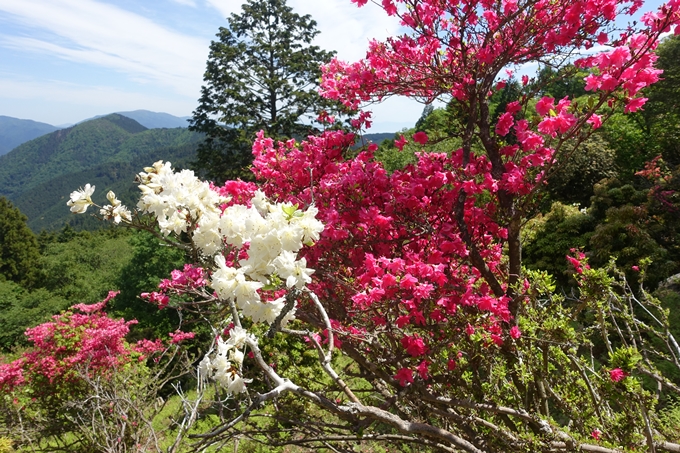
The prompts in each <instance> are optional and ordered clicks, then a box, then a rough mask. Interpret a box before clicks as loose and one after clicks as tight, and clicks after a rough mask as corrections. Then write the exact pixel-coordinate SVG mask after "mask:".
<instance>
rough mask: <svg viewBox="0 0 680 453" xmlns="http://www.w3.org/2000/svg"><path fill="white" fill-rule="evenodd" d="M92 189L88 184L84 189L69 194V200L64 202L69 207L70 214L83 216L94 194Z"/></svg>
mask: <svg viewBox="0 0 680 453" xmlns="http://www.w3.org/2000/svg"><path fill="white" fill-rule="evenodd" d="M94 187H95V186H90V185H89V184H85V187H84V188H80V189H78V190H76V191H74V192H71V199H70V200H69V201H67V202H66V205H67V206H71V212H73V213H75V214H84V213H85V211H87V208H88V207H90V205H92V204H94V203H92V198H91V197H92V194H93V193H94Z"/></svg>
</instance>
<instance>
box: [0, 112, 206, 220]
mask: <svg viewBox="0 0 680 453" xmlns="http://www.w3.org/2000/svg"><path fill="white" fill-rule="evenodd" d="M202 139H203V136H202V135H201V134H198V133H195V132H190V131H189V130H187V129H181V128H175V129H147V128H146V127H144V126H142V125H141V124H139V123H138V122H136V121H134V120H132V119H130V118H128V117H126V116H123V115H119V114H111V115H107V116H105V117H102V118H98V119H95V120H91V121H86V122H84V123H80V124H77V125H75V126H73V127H70V128H67V129H62V130H57V131H55V132H52V133H50V134H47V135H43V136H42V137H38V138H36V139H34V140H31V141H29V142H26V143H24V144H22V145H20V146H18V147H17V148H15V149H14V150H12V151H11V152H9V153H7V154H5V155H4V156H0V196H5V197H7V198H9V199H10V200H11V201H12V202H14V201H17V202H19V204H20V205H21V208H20V209H21V210H22V211H23V212H24V213H26V214H27V215H28V216H29V222H33V221H34V220H35V219H36V218H39V217H45V218H46V216H44V215H43V214H44V213H45V212H46V211H48V210H50V209H52V208H53V207H54V206H55V205H56V204H59V205H61V204H62V203H65V202H66V200H67V199H68V195H69V194H70V193H71V192H72V191H73V190H76V189H77V188H78V187H79V186H82V185H84V184H85V183H88V182H89V183H90V184H93V183H95V180H94V179H90V178H94V177H99V176H101V177H102V178H104V179H101V181H102V184H100V188H101V189H105V188H107V187H108V185H109V184H110V183H113V182H117V181H119V180H121V179H125V180H126V181H131V180H132V178H134V174H135V173H137V172H138V171H140V169H141V167H143V166H148V165H150V164H151V163H153V162H154V161H155V160H159V159H164V160H170V161H171V162H172V159H175V157H177V156H181V158H182V159H184V160H185V161H188V160H191V159H193V156H195V153H196V147H197V146H198V143H199V142H200V141H201V140H202ZM175 160H177V159H175ZM173 163H174V162H173ZM113 164H115V165H113ZM133 164H134V165H135V166H136V167H135V168H131V166H132V165H133ZM98 195H99V196H100V197H102V199H101V200H100V201H103V196H104V195H105V192H104V194H102V193H99V194H98ZM38 207H39V209H38ZM66 213H68V210H66ZM49 220H50V221H51V220H52V219H49ZM55 220H56V219H55ZM50 223H51V222H50Z"/></svg>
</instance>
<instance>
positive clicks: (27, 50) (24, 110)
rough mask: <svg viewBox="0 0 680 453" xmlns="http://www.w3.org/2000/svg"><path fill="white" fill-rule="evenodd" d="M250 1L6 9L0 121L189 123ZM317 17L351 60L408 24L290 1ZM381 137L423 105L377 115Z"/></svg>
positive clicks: (14, 4) (312, 0)
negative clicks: (138, 116) (150, 114)
mask: <svg viewBox="0 0 680 453" xmlns="http://www.w3.org/2000/svg"><path fill="white" fill-rule="evenodd" d="M241 4H242V1H241V0H154V1H143V0H137V1H134V0H108V1H106V0H0V62H2V63H0V115H7V116H12V117H17V118H25V119H32V120H36V121H42V122H46V123H50V124H54V125H61V124H67V123H75V122H78V121H81V120H83V119H85V118H89V117H92V116H95V115H100V114H104V113H110V112H114V111H126V110H137V109H146V110H152V111H157V112H167V113H170V114H173V115H176V116H188V115H191V112H192V111H193V110H194V108H195V107H196V105H197V100H198V98H199V96H200V87H201V84H202V78H203V71H204V69H205V62H206V60H207V58H208V46H209V45H210V41H211V40H212V39H213V38H214V37H215V34H216V33H217V31H218V28H219V27H220V26H225V25H226V19H225V18H226V17H227V16H228V15H229V14H230V13H232V12H239V11H240V9H241ZM288 4H289V5H290V6H292V7H293V9H294V10H295V11H296V12H298V13H300V14H311V15H312V17H313V18H314V19H315V20H316V21H317V23H318V28H319V30H320V31H321V34H320V35H319V36H318V38H317V42H316V44H317V45H319V46H321V47H322V48H324V49H327V50H336V51H337V52H338V55H339V56H340V57H341V58H342V59H345V60H357V59H359V58H361V57H363V56H364V54H365V49H366V47H367V44H368V41H369V39H371V38H378V39H384V38H385V37H386V36H389V35H391V34H394V33H395V32H396V30H397V28H398V22H397V21H396V20H395V19H394V18H389V17H387V16H386V15H385V14H384V13H382V12H381V11H378V8H377V7H375V6H374V5H367V6H366V7H365V8H362V9H358V8H357V7H356V5H354V4H352V3H351V2H350V1H349V0H289V2H288ZM373 110H374V115H375V117H376V123H375V125H374V127H373V129H372V132H382V131H395V130H398V129H401V128H402V127H407V126H412V125H413V124H414V123H415V121H416V120H417V119H418V117H419V116H420V113H421V112H422V105H420V104H417V103H413V102H411V101H406V100H399V99H394V100H392V101H390V102H388V103H387V104H386V105H381V106H375V107H374V108H373Z"/></svg>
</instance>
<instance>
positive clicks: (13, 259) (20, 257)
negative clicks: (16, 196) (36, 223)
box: [0, 197, 40, 286]
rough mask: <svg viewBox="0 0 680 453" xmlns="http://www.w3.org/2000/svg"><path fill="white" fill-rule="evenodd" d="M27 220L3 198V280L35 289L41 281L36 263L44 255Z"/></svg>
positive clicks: (0, 230)
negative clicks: (32, 286)
mask: <svg viewBox="0 0 680 453" xmlns="http://www.w3.org/2000/svg"><path fill="white" fill-rule="evenodd" d="M26 220H27V218H26V216H25V215H24V214H22V213H21V211H20V210H19V209H18V208H15V207H14V206H13V205H12V203H10V202H9V201H8V200H7V199H6V198H5V197H0V280H4V279H6V280H11V281H13V282H16V283H19V284H21V285H25V286H31V285H33V284H35V283H36V281H37V279H38V277H39V274H38V272H37V269H36V266H35V263H36V262H37V261H39V255H40V252H39V250H38V241H37V238H36V237H35V234H33V232H32V231H31V230H30V229H29V228H28V226H27V225H26Z"/></svg>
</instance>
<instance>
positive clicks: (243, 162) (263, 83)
mask: <svg viewBox="0 0 680 453" xmlns="http://www.w3.org/2000/svg"><path fill="white" fill-rule="evenodd" d="M227 21H228V23H229V25H228V27H221V28H220V31H219V33H218V34H217V37H218V38H219V39H218V40H217V41H213V42H212V44H211V45H210V56H209V58H208V62H207V68H206V71H205V74H204V82H205V84H204V85H203V87H202V89H201V98H200V100H199V106H198V108H196V110H195V111H194V112H193V119H192V120H191V121H190V123H191V125H190V127H189V129H191V130H194V131H198V132H203V133H205V134H206V140H205V142H204V143H203V144H202V145H201V146H200V148H199V150H198V159H197V162H196V163H195V165H194V167H195V168H196V169H197V170H199V172H201V173H202V175H203V176H205V177H207V178H209V179H212V180H214V181H216V182H222V181H224V180H226V179H229V178H235V177H241V178H248V177H250V176H252V175H250V172H249V171H247V170H246V167H247V166H248V165H249V164H250V163H251V161H252V154H251V146H252V142H253V139H254V137H255V134H256V133H257V132H258V131H260V130H264V131H265V133H266V134H267V136H269V137H272V138H275V139H283V138H291V137H294V136H303V135H305V134H307V133H309V132H311V131H312V127H313V126H312V124H313V120H314V119H315V117H316V115H317V114H318V113H319V112H320V111H321V110H324V109H326V110H327V109H328V108H329V107H330V106H331V103H329V101H327V100H324V99H322V98H321V97H320V96H319V94H318V93H317V87H318V82H319V80H320V77H321V71H320V68H319V67H320V65H321V64H323V63H326V62H328V61H329V60H330V58H331V57H332V56H333V52H326V51H324V50H321V49H320V48H319V47H317V46H313V45H311V42H312V40H313V39H314V37H315V36H316V35H317V34H318V33H319V31H318V30H317V29H316V22H315V21H314V20H312V18H311V17H310V16H309V15H304V16H300V15H298V14H296V13H294V12H293V10H292V9H291V8H290V7H289V6H287V5H286V2H285V0H248V1H247V2H246V3H245V4H244V5H243V7H242V12H241V14H232V15H231V17H229V18H228V19H227Z"/></svg>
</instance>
